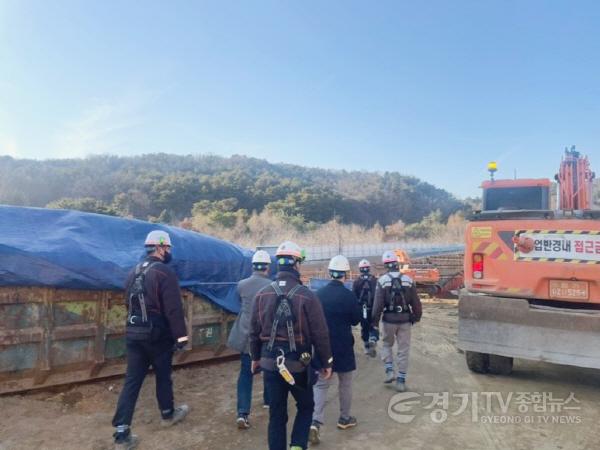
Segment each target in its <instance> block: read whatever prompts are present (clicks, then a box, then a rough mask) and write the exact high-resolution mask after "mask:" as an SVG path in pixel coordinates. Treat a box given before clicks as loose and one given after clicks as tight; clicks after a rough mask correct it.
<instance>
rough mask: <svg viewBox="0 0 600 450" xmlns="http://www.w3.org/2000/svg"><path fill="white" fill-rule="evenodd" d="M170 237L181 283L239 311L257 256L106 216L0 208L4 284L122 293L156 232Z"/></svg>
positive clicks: (178, 232)
mask: <svg viewBox="0 0 600 450" xmlns="http://www.w3.org/2000/svg"><path fill="white" fill-rule="evenodd" d="M156 229H160V230H164V231H167V232H168V233H169V235H170V236H171V241H172V244H173V249H172V251H173V261H172V262H171V263H170V265H171V266H172V267H173V268H174V269H175V271H176V272H177V275H178V276H179V282H180V284H181V286H182V287H185V288H187V289H189V290H191V291H193V292H194V293H196V294H200V295H203V296H204V297H206V298H208V299H209V300H211V301H213V302H215V303H216V304H218V305H219V306H221V307H223V308H225V309H226V310H228V311H231V312H235V313H237V312H239V299H238V296H237V293H236V284H237V282H238V281H239V280H240V279H242V278H245V277H247V276H249V275H250V273H251V271H252V265H251V258H252V251H250V250H247V249H244V248H242V247H239V246H237V245H234V244H231V243H228V242H225V241H221V240H219V239H215V238H212V237H209V236H206V235H203V234H199V233H195V232H193V231H188V230H184V229H182V228H177V227H170V226H166V225H161V224H153V223H149V222H143V221H140V220H133V219H123V218H118V217H111V216H105V215H100V214H91V213H83V212H79V211H67V210H59V209H44V208H23V207H17V206H2V205H0V237H1V238H0V286H52V287H57V288H68V289H100V290H103V289H123V285H124V283H125V279H126V277H127V274H128V272H129V271H130V270H131V268H132V267H134V266H135V265H136V264H137V263H138V262H139V261H140V259H142V258H143V256H144V255H145V252H144V239H145V238H146V235H147V234H148V233H149V232H150V231H152V230H156Z"/></svg>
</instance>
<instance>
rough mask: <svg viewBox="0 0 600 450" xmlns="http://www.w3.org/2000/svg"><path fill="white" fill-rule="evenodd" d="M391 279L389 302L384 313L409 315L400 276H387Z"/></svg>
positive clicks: (409, 311)
mask: <svg viewBox="0 0 600 450" xmlns="http://www.w3.org/2000/svg"><path fill="white" fill-rule="evenodd" d="M388 276H389V277H390V278H391V279H392V285H391V289H390V294H391V296H390V300H389V302H387V304H386V312H389V313H409V314H410V313H411V309H410V306H409V305H408V303H407V301H406V295H405V289H404V286H403V285H402V275H400V276H398V277H396V276H393V275H392V274H388Z"/></svg>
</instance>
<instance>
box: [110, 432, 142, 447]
mask: <svg viewBox="0 0 600 450" xmlns="http://www.w3.org/2000/svg"><path fill="white" fill-rule="evenodd" d="M139 443H140V440H139V438H138V437H137V436H136V435H135V434H130V435H128V436H127V437H126V438H125V439H121V440H115V450H133V449H134V448H136V447H137V446H138V444H139Z"/></svg>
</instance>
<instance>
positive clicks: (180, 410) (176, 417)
mask: <svg viewBox="0 0 600 450" xmlns="http://www.w3.org/2000/svg"><path fill="white" fill-rule="evenodd" d="M189 412H190V407H189V406H188V405H181V406H178V407H177V408H175V409H174V410H173V415H172V416H171V417H169V418H168V419H162V420H161V421H160V423H161V425H162V426H163V427H172V426H173V425H175V424H177V423H179V422H181V421H182V420H183V419H185V416H187V415H188V413H189Z"/></svg>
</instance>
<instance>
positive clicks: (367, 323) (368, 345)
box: [352, 259, 379, 358]
mask: <svg viewBox="0 0 600 450" xmlns="http://www.w3.org/2000/svg"><path fill="white" fill-rule="evenodd" d="M358 270H359V271H360V276H359V277H358V278H357V279H356V280H354V283H352V291H353V292H354V295H356V298H358V301H359V303H360V306H361V319H360V328H361V332H360V336H361V338H362V341H363V344H364V346H365V355H369V356H372V357H373V358H374V357H375V356H377V350H376V349H377V341H378V340H379V331H378V330H377V328H375V327H373V324H372V312H373V301H374V299H375V289H376V287H377V278H375V276H374V275H371V263H370V262H369V261H368V260H367V259H363V260H361V261H360V262H359V263H358Z"/></svg>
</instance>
